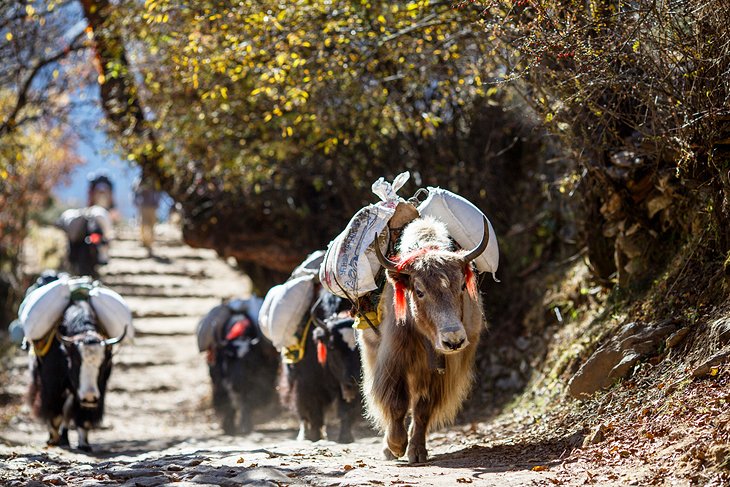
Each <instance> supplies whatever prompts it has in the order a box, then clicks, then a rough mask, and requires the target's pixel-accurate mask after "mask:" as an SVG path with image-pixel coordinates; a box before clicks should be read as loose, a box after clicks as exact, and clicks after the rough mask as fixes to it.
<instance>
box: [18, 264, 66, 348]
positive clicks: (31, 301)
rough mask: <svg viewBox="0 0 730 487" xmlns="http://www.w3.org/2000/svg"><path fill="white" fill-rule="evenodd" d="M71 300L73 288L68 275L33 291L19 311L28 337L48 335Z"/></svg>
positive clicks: (33, 338) (36, 337) (36, 338)
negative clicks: (70, 286)
mask: <svg viewBox="0 0 730 487" xmlns="http://www.w3.org/2000/svg"><path fill="white" fill-rule="evenodd" d="M70 302H71V289H70V288H69V284H68V277H66V276H64V277H61V278H60V279H58V280H57V281H53V282H51V283H49V284H46V285H45V286H41V287H39V288H36V289H34V290H33V291H31V292H30V293H29V294H28V295H27V296H26V297H25V299H24V300H23V302H22V303H21V304H20V311H19V312H18V319H19V320H20V322H21V323H22V326H23V333H24V334H25V336H26V338H28V339H29V340H40V339H41V338H43V337H44V336H46V335H47V334H48V333H49V332H50V331H51V330H52V329H53V328H54V327H55V326H56V324H57V323H58V321H59V320H60V319H61V317H62V316H63V312H64V310H65V309H66V308H67V307H68V305H69V303H70Z"/></svg>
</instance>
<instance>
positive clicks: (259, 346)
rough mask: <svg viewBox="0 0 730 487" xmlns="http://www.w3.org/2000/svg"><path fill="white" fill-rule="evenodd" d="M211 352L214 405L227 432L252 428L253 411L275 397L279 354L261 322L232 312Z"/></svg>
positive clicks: (244, 430)
mask: <svg viewBox="0 0 730 487" xmlns="http://www.w3.org/2000/svg"><path fill="white" fill-rule="evenodd" d="M219 333H220V335H219V336H218V337H217V338H216V343H215V345H214V346H213V347H211V348H210V349H209V352H208V354H209V355H208V368H209V372H210V378H211V382H212V384H213V408H214V409H215V411H216V413H217V415H218V417H219V418H220V420H221V426H222V428H223V432H224V433H225V434H228V435H236V434H242V435H246V434H248V433H250V432H251V431H252V430H253V412H254V411H255V410H257V409H261V408H264V407H266V406H268V405H270V404H271V403H272V401H273V400H274V399H275V397H276V374H277V370H278V368H279V357H278V353H277V352H276V349H275V348H274V346H273V345H272V344H271V342H269V341H268V340H267V339H266V338H265V337H264V336H263V335H262V334H261V330H260V329H259V327H258V325H257V324H256V323H255V322H254V321H253V320H251V319H250V318H249V317H248V316H247V315H246V314H244V313H236V314H233V315H232V316H231V317H230V319H229V320H228V322H227V323H225V325H224V326H223V327H222V329H221V331H220V332H219Z"/></svg>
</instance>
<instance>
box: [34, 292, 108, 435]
mask: <svg viewBox="0 0 730 487" xmlns="http://www.w3.org/2000/svg"><path fill="white" fill-rule="evenodd" d="M58 331H59V333H60V334H62V335H65V336H69V337H78V342H85V343H93V342H96V343H98V342H99V341H100V336H99V335H98V333H97V330H96V314H95V313H94V311H93V309H92V308H91V306H90V305H89V303H87V302H85V301H80V302H74V303H72V304H71V305H70V306H69V307H68V308H67V309H66V311H65V313H64V316H63V321H62V322H61V324H60V325H59V327H58ZM111 359H112V352H111V347H110V346H109V347H107V348H106V350H105V356H104V361H103V363H102V366H101V368H100V371H99V379H98V387H99V392H100V393H101V395H100V398H99V402H98V404H97V406H96V407H94V408H82V407H81V405H80V402H79V398H78V397H77V396H76V390H75V388H76V385H77V384H78V380H79V368H80V366H81V358H80V355H79V351H78V349H77V348H76V346H74V345H66V344H64V343H62V342H60V341H59V340H58V338H56V337H54V338H53V343H52V344H51V348H50V350H49V351H48V353H47V354H46V355H45V356H44V357H42V358H39V357H36V358H35V359H34V361H33V364H32V366H31V367H32V369H31V370H32V382H31V385H30V391H29V399H30V402H31V405H32V407H33V412H34V414H35V416H36V417H38V418H39V419H41V420H43V421H45V422H46V423H47V424H48V425H49V427H52V428H59V427H60V430H59V431H58V433H59V435H60V436H59V437H54V435H53V434H51V436H50V438H49V440H48V444H49V445H59V446H68V445H69V441H68V429H67V428H66V427H62V426H60V423H61V417H62V416H63V406H64V403H65V402H66V401H67V400H69V401H72V403H71V409H70V411H69V413H70V414H69V416H68V417H67V418H66V419H68V420H73V421H74V423H75V424H76V425H77V426H78V427H84V428H85V429H91V428H93V427H95V426H98V425H99V423H100V422H101V420H102V418H103V415H104V398H105V395H106V384H107V382H108V380H109V376H110V375H111V371H112V360H111ZM80 448H82V449H87V448H83V447H80Z"/></svg>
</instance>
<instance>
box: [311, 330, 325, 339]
mask: <svg viewBox="0 0 730 487" xmlns="http://www.w3.org/2000/svg"><path fill="white" fill-rule="evenodd" d="M312 338H314V341H315V342H323V341H326V340H327V331H326V330H324V329H322V328H319V327H317V328H315V329H314V333H312Z"/></svg>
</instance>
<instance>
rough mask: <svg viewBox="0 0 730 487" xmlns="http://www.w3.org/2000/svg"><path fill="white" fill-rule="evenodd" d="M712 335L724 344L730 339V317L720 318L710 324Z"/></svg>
mask: <svg viewBox="0 0 730 487" xmlns="http://www.w3.org/2000/svg"><path fill="white" fill-rule="evenodd" d="M710 336H711V337H712V338H713V339H714V340H717V343H718V345H720V346H723V345H725V344H726V343H728V342H729V341H730V318H720V319H719V320H716V321H715V322H714V323H712V325H710Z"/></svg>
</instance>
